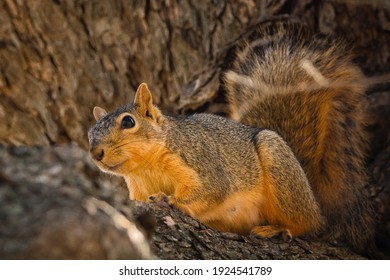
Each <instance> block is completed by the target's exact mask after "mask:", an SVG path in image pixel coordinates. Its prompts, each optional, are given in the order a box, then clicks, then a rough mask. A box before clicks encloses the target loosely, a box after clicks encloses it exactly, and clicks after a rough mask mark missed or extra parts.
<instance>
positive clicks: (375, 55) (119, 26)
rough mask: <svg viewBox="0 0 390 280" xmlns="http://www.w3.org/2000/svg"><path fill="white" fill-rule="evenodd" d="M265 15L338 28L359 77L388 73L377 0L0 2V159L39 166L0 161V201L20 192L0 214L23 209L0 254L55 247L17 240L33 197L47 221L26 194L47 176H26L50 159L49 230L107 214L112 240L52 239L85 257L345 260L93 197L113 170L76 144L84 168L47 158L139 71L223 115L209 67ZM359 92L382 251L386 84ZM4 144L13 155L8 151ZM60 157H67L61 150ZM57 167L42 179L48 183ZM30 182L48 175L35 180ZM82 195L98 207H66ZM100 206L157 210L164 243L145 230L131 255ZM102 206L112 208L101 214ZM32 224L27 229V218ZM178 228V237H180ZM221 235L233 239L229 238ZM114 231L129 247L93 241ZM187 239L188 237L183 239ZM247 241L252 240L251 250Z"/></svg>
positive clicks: (159, 98) (139, 76) (175, 109)
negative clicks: (77, 242)
mask: <svg viewBox="0 0 390 280" xmlns="http://www.w3.org/2000/svg"><path fill="white" fill-rule="evenodd" d="M275 16H277V17H280V16H288V17H295V18H298V19H299V20H302V21H304V22H306V23H307V24H308V25H309V26H310V27H311V28H312V29H313V30H314V31H317V32H321V33H325V34H338V35H340V36H342V37H344V38H346V40H348V41H349V42H351V47H352V46H353V48H354V52H355V53H356V63H357V64H358V65H359V66H360V67H361V68H362V69H363V71H364V73H365V74H366V75H367V76H375V75H380V74H383V73H389V71H390V63H389V62H390V45H389V42H390V5H389V3H388V1H384V0H383V1H380V0H378V1H365V0H360V1H352V0H350V1H349V0H345V1H337V0H333V1H313V0H302V1H298V0H288V1H287V0H277V1H267V0H246V1H244V0H242V1H241V0H240V1H214V2H212V1H205V0H203V1H192V0H184V1H175V0H166V1H135V0H134V1H121V0H114V1H99V0H88V1H86V0H82V1H71V0H52V1H51V0H42V1H16V0H0V26H1V28H0V144H3V145H6V146H24V147H21V148H5V147H2V148H1V153H2V154H1V161H2V164H4V165H3V166H5V170H8V169H9V170H13V169H12V168H14V166H15V165H17V164H19V165H18V166H19V167H20V168H21V169H20V170H24V169H25V170H26V172H27V173H28V170H29V168H32V167H31V166H30V165H32V164H33V163H34V165H35V164H37V163H38V164H41V165H42V166H41V167H39V168H38V169H37V170H38V171H37V172H35V173H31V174H30V175H29V177H26V178H24V177H23V173H24V172H23V171H20V172H19V173H17V174H14V173H12V172H11V173H7V172H8V171H4V170H1V173H0V175H1V176H0V183H1V189H0V191H1V192H0V198H3V199H4V202H7V203H8V202H9V199H10V197H19V196H20V198H19V200H15V201H14V202H12V203H14V204H12V203H11V204H10V205H12V206H10V207H8V208H7V207H5V206H4V207H3V208H2V210H1V212H0V215H2V216H3V217H8V215H16V214H15V213H14V211H16V212H17V210H15V209H22V212H20V213H25V214H26V218H25V219H24V220H23V219H22V217H23V215H22V214H21V216H20V217H19V216H18V217H19V218H20V219H22V220H21V221H20V220H19V218H18V219H16V220H17V221H20V222H21V224H12V225H10V227H11V229H10V232H12V230H15V232H17V230H19V229H20V227H22V228H23V230H26V235H25V236H24V237H23V236H22V237H18V238H16V239H14V240H13V241H12V242H14V243H12V244H14V245H15V247H12V246H11V247H12V248H14V249H15V248H18V247H20V248H21V249H20V250H19V249H18V250H16V251H13V253H11V254H10V255H4V254H5V253H4V252H5V251H4V250H5V249H4V248H5V247H0V249H1V250H0V251H2V254H3V256H6V257H14V258H22V257H31V258H32V257H34V258H40V257H43V256H42V255H36V254H35V253H34V252H35V251H36V250H33V249H31V248H36V247H34V246H49V245H50V246H55V243H56V242H54V241H53V242H52V241H50V242H51V243H50V244H49V243H47V244H44V243H45V242H46V241H45V238H43V237H42V238H41V239H40V240H43V241H42V242H43V243H42V244H41V243H40V244H38V245H37V244H35V245H34V246H32V245H31V246H32V247H29V246H30V245H26V244H30V243H29V242H31V240H32V239H31V238H33V237H34V236H35V235H36V234H37V232H40V230H41V229H42V228H41V227H44V226H45V225H46V223H45V222H44V220H43V221H40V222H37V221H35V220H34V217H31V216H30V215H29V211H28V210H26V209H28V207H30V206H31V207H37V209H38V210H37V211H38V212H37V213H41V214H42V217H44V219H48V220H50V219H51V218H52V217H50V216H47V215H43V213H46V212H47V211H49V209H51V208H50V207H48V206H47V205H40V203H39V201H41V200H42V199H44V200H46V199H48V200H49V201H51V196H49V194H51V191H53V190H52V189H53V188H52V185H53V182H43V183H42V182H40V181H39V178H41V179H42V178H45V177H44V176H45V175H44V174H46V173H47V172H48V171H47V170H51V169H50V166H51V165H52V164H54V163H58V164H59V166H60V167H61V168H65V167H66V168H70V169H69V172H70V173H66V174H67V175H66V176H65V175H63V174H62V173H63V172H62V169H61V168H60V167H59V168H60V170H61V172H60V173H55V175H56V176H58V178H59V179H58V180H60V181H61V182H60V183H58V184H57V183H56V184H57V185H56V186H57V187H56V188H54V189H55V191H54V193H55V194H56V195H58V196H59V197H66V201H67V202H66V203H69V204H68V205H65V204H66V203H65V204H64V205H62V204H61V203H60V202H58V203H59V206H58V207H57V208H55V209H56V210H55V211H54V212H53V213H57V212H58V215H59V217H63V216H61V215H65V214H63V211H65V213H67V212H68V211H69V212H70V213H71V214H69V215H70V216H69V217H70V218H69V219H70V220H66V219H60V220H64V221H65V220H66V221H67V222H64V224H62V225H58V227H60V228H62V229H64V228H67V227H73V226H70V225H73V224H74V223H75V221H76V220H77V219H76V218H75V217H81V216H82V217H84V218H83V219H85V221H86V225H90V226H89V228H88V226H86V227H84V228H83V229H81V231H83V232H85V233H87V232H99V231H102V228H103V227H99V225H111V226H109V227H108V228H109V230H110V231H111V230H112V232H110V233H107V235H108V236H115V237H112V238H111V239H109V240H111V241H102V240H97V239H96V240H97V241H96V240H95V241H94V242H95V243H93V244H95V245H90V246H86V247H87V249H86V250H87V251H86V252H85V254H84V255H83V254H81V253H80V254H77V253H74V255H72V254H71V253H69V252H70V251H69V252H65V251H66V248H65V247H67V246H68V247H69V248H68V249H69V250H71V248H73V247H72V244H73V243H72V242H71V241H70V243H64V244H67V245H66V246H65V245H64V249H63V250H65V251H64V254H63V255H62V256H64V257H65V258H66V257H68V258H88V257H90V256H92V255H96V254H97V255H96V256H99V257H101V258H130V257H135V258H141V257H145V258H149V257H152V255H153V254H155V255H157V256H159V257H162V258H174V257H175V255H173V252H179V251H180V250H183V251H182V252H183V253H182V256H183V258H250V256H252V257H254V256H255V257H256V258H355V257H357V256H356V255H353V254H351V252H348V253H346V252H347V251H344V250H345V249H343V248H340V247H337V246H336V245H333V244H326V243H322V242H319V241H318V242H319V243H315V242H311V241H304V240H300V239H299V240H296V241H293V242H292V243H290V244H285V243H281V242H279V241H278V240H268V241H267V240H265V241H264V240H257V239H253V238H247V237H237V236H232V235H229V236H228V237H227V235H223V234H222V233H217V232H215V231H212V230H210V229H205V228H204V227H203V226H201V225H199V224H198V223H196V222H195V221H193V220H192V219H189V220H186V219H187V217H186V218H183V214H179V213H178V212H177V211H175V210H172V209H166V208H164V207H160V206H158V205H142V204H141V205H138V207H135V208H134V207H133V206H131V207H130V206H128V205H127V204H126V203H128V202H127V199H126V195H124V194H123V193H122V195H119V194H116V195H114V194H113V193H111V194H112V195H114V196H119V197H121V199H122V200H121V199H119V200H121V202H120V203H119V202H115V201H112V200H110V199H111V198H108V197H105V195H106V193H105V191H106V189H105V187H102V186H106V185H108V184H109V183H108V180H110V182H112V180H114V179H113V178H109V179H107V178H106V179H104V180H103V179H100V175H99V176H98V175H97V173H96V170H95V169H93V168H92V167H91V166H90V163H87V162H85V161H84V157H87V155H86V154H85V153H84V152H83V151H81V150H78V149H77V152H76V153H79V155H80V156H81V157H82V159H81V161H80V162H82V165H83V166H84V165H85V166H88V168H86V169H83V168H81V169H78V167H77V166H76V165H77V164H76V163H75V162H73V165H75V166H71V165H72V162H71V161H68V160H67V159H64V160H59V161H58V159H57V156H55V155H57V154H58V150H57V149H60V150H61V149H65V150H64V151H66V153H67V152H69V153H74V150H73V149H76V148H69V147H67V146H65V147H60V148H59V147H55V146H59V145H66V144H68V143H76V144H77V145H79V146H80V147H82V148H83V149H85V148H86V147H87V145H88V144H87V131H88V128H89V127H90V126H91V125H92V123H93V122H94V121H93V116H92V108H93V107H94V106H95V105H98V106H101V107H104V108H106V109H107V110H111V109H114V108H115V107H117V106H119V105H122V104H124V103H126V102H128V101H129V100H132V98H133V94H134V91H135V89H136V87H137V86H138V84H139V83H141V82H147V83H148V85H149V87H150V89H151V90H152V92H153V94H154V96H153V98H154V101H155V102H156V103H157V104H158V105H159V107H160V108H162V109H163V111H164V112H167V113H172V114H188V113H192V112H210V113H217V114H222V115H224V114H226V112H227V107H226V102H225V99H224V91H223V88H222V86H221V82H220V81H221V73H223V71H224V70H225V69H226V68H227V67H229V63H230V61H231V58H232V52H233V50H234V46H235V44H236V42H237V41H238V40H239V39H240V38H241V37H242V36H243V35H244V34H245V33H247V32H249V31H250V30H251V29H252V28H255V26H256V25H257V24H258V23H260V22H262V21H264V20H267V19H269V18H270V17H275ZM367 94H368V102H367V109H368V110H369V112H370V120H369V126H368V130H369V133H370V136H371V138H370V139H371V149H370V153H369V155H368V162H367V165H368V170H369V174H370V178H371V180H370V186H369V188H370V190H371V196H372V199H373V200H374V202H375V206H376V213H377V220H378V225H379V226H378V231H379V233H380V234H379V235H378V236H379V237H378V238H379V245H380V247H381V248H382V250H383V251H384V252H386V253H387V255H388V256H390V243H389V242H390V241H389V240H390V238H389V237H390V203H389V201H390V173H389V170H390V168H389V162H390V161H389V158H390V123H389V122H388V119H389V116H390V97H389V96H390V85H389V84H381V85H378V86H375V87H373V88H371V89H370V90H369V91H368V93H367ZM36 145H38V146H47V148H45V149H44V150H40V149H37V148H32V146H36ZM9 149H11V150H9ZM12 149H15V150H12ZM23 151H25V152H23ZM14 152H15V153H16V155H13V154H12V153H14ZM45 156H47V157H48V158H49V161H48V162H47V163H45V161H44V160H45V159H44V158H42V157H45ZM5 159H8V160H5ZM71 159H72V160H76V159H75V158H72V157H71ZM23 160H31V161H27V163H26V164H24V165H23V164H22V163H21V162H20V161H23ZM76 162H77V160H76ZM28 163H30V165H29V164H28ZM45 164H46V165H45ZM64 166H65V167H64ZM15 168H16V167H15ZM72 168H73V169H72ZM71 170H72V171H71ZM53 172H54V171H53ZM91 172H92V173H91ZM91 174H94V175H93V176H91ZM50 176H51V175H50ZM56 176H52V177H50V178H52V179H53V180H54V178H55V177H56ZM63 176H64V177H63ZM85 176H86V177H85ZM23 178H24V179H23ZM61 178H62V179H61ZM65 178H68V179H69V178H74V180H76V181H77V180H78V179H77V178H82V179H80V180H84V179H83V178H87V179H86V181H85V182H84V183H86V184H87V186H89V187H91V186H93V187H94V188H96V190H95V191H94V192H93V193H88V191H87V192H86V193H80V194H77V195H75V196H74V197H73V196H68V194H67V193H63V190H62V189H63V186H64V185H66V186H68V185H72V188H74V187H75V186H78V187H80V184H81V186H83V183H82V182H81V183H80V182H72V183H69V182H66V180H65ZM36 180H38V181H36ZM69 180H70V179H69ZM103 182H104V183H103ZM42 184H43V185H45V184H46V185H47V186H46V187H44V188H42V189H41V188H40V186H41V185H42ZM102 184H103V185H102ZM119 185H121V184H119ZM13 186H18V187H15V188H14V187H13ZM27 186H28V188H27ZM60 186H61V187H60ZM83 188H84V187H83ZM35 190H37V191H35ZM38 190H39V191H38ZM65 190H67V189H66V188H65ZM30 191H31V193H30ZM71 192H73V191H71ZM110 192H111V191H110ZM114 193H115V192H114ZM86 194H88V195H92V196H94V197H98V198H99V201H105V202H107V203H108V206H107V205H106V204H104V203H103V204H102V203H100V202H99V201H95V200H89V201H90V202H88V203H90V205H92V206H90V207H89V208H88V207H84V208H83V207H81V208H77V207H76V208H75V207H74V205H75V203H76V204H79V203H84V202H83V201H85V200H86V199H87V196H86ZM2 195H6V196H2ZM102 195H103V196H104V197H103V198H102V197H101V196H102ZM30 198H34V199H33V200H32V201H35V202H36V203H37V205H35V204H34V205H30V206H28V207H27V206H26V205H29V204H28V203H27V201H29V200H30ZM114 200H115V199H114ZM119 200H118V201H119ZM123 200H126V202H124V201H123ZM11 201H12V200H11ZM53 201H54V202H55V200H53ZM91 201H92V202H91ZM54 202H53V203H54ZM7 203H6V204H5V205H7ZM56 203H57V202H55V204H56ZM88 203H87V204H88ZM122 204H126V206H123V205H122ZM18 205H19V206H18ZM20 205H22V206H20ZM23 205H24V206H23ZM24 207H27V208H26V209H24ZM99 207H100V208H99ZM109 207H113V209H114V210H116V211H119V212H120V211H122V210H123V209H126V210H123V211H125V212H126V211H129V213H130V212H133V211H134V212H137V209H145V210H148V211H150V212H153V213H154V214H155V215H157V227H158V232H162V231H163V230H166V231H172V230H173V231H174V232H175V234H178V236H177V237H176V238H173V239H175V240H166V238H167V237H164V235H162V234H156V235H154V237H152V239H151V241H150V244H151V248H152V252H154V253H150V254H149V253H140V251H138V249H137V246H138V245H134V244H133V245H134V246H133V245H131V242H130V241H129V240H128V239H127V237H126V234H124V233H125V232H126V228H124V229H123V228H122V229H118V227H116V226H115V224H114V223H113V222H112V219H111V218H110V217H111V216H112V215H114V212H115V211H114V210H112V209H111V208H109ZM123 207H124V208H123ZM95 208H96V209H97V210H96V209H95ZM133 208H134V209H133ZM72 209H78V210H77V211H79V212H77V213H76V212H75V211H76V210H74V211H72ZM88 209H89V210H88ZM91 209H95V210H96V211H97V212H99V213H100V214H101V215H100V214H99V215H100V216H99V217H97V216H96V215H95V216H94V215H92V214H91V212H90V211H92V210H91ZM99 209H100V210H99ZM102 209H105V210H102ZM109 209H111V210H112V211H114V212H110V211H111V210H109ZM128 209H133V210H128ZM95 210H94V211H95ZM56 211H57V212H56ZM88 211H89V212H88ZM105 211H106V212H105ZM92 212H93V211H92ZM72 213H73V214H72ZM108 213H110V214H108ZM117 214H118V215H119V214H120V213H117ZM55 215H57V214H55ZM110 215H111V216H110ZM125 216H126V215H125ZM28 217H29V218H28ZM121 217H122V216H121ZM164 217H173V221H174V223H175V225H174V226H167V225H166V224H167V222H164V221H165V220H164V219H165V218H164ZM126 219H127V220H128V221H129V222H130V223H133V220H134V218H132V217H130V216H126ZM182 220H184V221H182ZM134 221H135V220H134ZM24 222H25V223H26V224H24ZM39 223H42V224H39ZM35 224H36V226H33V225H35ZM30 227H31V231H30V229H29V228H30ZM38 229H39V230H38ZM178 229H181V230H178ZM182 232H184V233H185V235H180V234H181V233H182ZM0 233H4V234H7V233H5V232H1V229H0ZM184 233H183V234H184ZM39 234H43V233H39ZM50 234H51V233H50ZM72 234H73V233H72ZM72 234H71V236H73V235H75V236H78V233H74V234H73V235H72ZM210 234H211V235H210ZM146 235H147V234H146ZM40 236H44V235H40ZM80 236H82V234H81V233H80ZM96 236H98V235H96ZM167 236H170V235H167ZM200 236H201V237H200ZM3 237H4V236H0V238H3ZM64 238H66V237H65V236H64ZM70 238H73V237H70ZM77 238H78V237H77ZM80 238H81V237H80ZM96 238H98V237H96ZM229 238H233V239H237V240H229ZM30 239H31V240H30ZM116 239H117V240H122V241H120V242H124V243H120V242H119V241H118V244H130V245H128V246H133V247H134V248H135V249H134V250H130V251H131V252H133V253H131V254H130V255H128V254H126V253H125V252H121V249H120V248H119V249H115V250H117V251H115V252H111V251H110V250H111V248H110V247H111V246H105V245H104V244H113V243H115V242H114V241H113V240H116ZM207 239H209V240H213V243H214V242H216V243H217V244H219V245H218V246H222V245H224V246H226V248H237V246H238V245H237V244H239V247H240V250H241V251H242V252H246V253H242V255H231V254H233V253H231V252H230V251H229V250H226V251H223V250H221V248H222V247H219V248H214V249H215V251H212V250H211V251H210V250H208V248H212V247H209V246H210V244H209V243H208V241H205V240H207ZM5 240H8V239H5ZM177 240H181V241H177ZM225 240H229V241H225ZM0 241H1V240H0ZM3 241H4V240H3ZM47 242H49V241H47ZM129 242H130V243H129ZM219 242H221V243H219ZM224 242H226V243H224ZM228 242H231V243H228ZM192 243H193V244H194V245H191V244H192ZM0 244H1V243H0ZM2 244H5V243H2ZM10 244H11V243H10ZM18 244H19V245H18ZM23 244H24V245H23ZM53 244H54V245H53ZM91 244H92V243H91ZM99 244H100V245H99ZM102 244H103V245H104V246H103V245H102ZM189 244H190V245H191V246H190V245H189ZM248 244H249V245H248ZM302 244H305V245H302ZM324 244H325V245H324ZM4 246H5V245H4ZM128 246H127V247H128ZM142 246H144V245H142ZM142 246H141V247H142ZM145 246H146V245H145ZM280 246H281V247H280ZM321 246H322V247H321ZM327 246H328V247H327ZM332 246H333V247H332ZM113 247H115V246H113ZM119 247H121V246H119ZM122 247H126V246H122ZM23 248H30V249H29V250H30V251H28V252H27V251H23V250H24V249H23ZM47 248H49V247H47ZM88 248H89V249H88ZM90 248H95V249H94V250H96V251H88V250H92V249H90ZM115 248H116V247H115ZM178 248H181V249H180V250H179V249H178ZM257 248H262V249H261V250H260V251H261V252H259V251H258V250H257ZM281 248H282V249H281ZM283 248H287V249H285V250H284V249H283ZM320 248H323V249H320ZM329 248H331V249H329ZM7 250H8V249H7ZM112 250H114V249H112ZM263 250H264V252H263ZM317 250H319V251H318V254H316V253H314V254H313V252H317ZM329 250H330V251H329ZM340 250H341V251H340ZM11 251H12V250H11ZM7 252H8V251H7ZM18 252H19V253H18ZM45 252H49V250H48V251H45ZM93 252H95V253H93ZM96 252H100V253H99V254H98V253H96ZM110 252H111V253H110ZM169 252H171V254H170V253H169ZM184 252H185V253H184ZM229 252H230V253H229ZM280 252H282V253H280ZM329 252H336V253H329ZM178 254H179V253H178ZM240 254H241V253H240ZM60 256H61V254H58V255H52V256H51V257H52V258H56V257H58V258H60Z"/></svg>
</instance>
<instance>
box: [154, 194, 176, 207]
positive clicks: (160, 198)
mask: <svg viewBox="0 0 390 280" xmlns="http://www.w3.org/2000/svg"><path fill="white" fill-rule="evenodd" d="M148 200H149V202H165V203H168V204H169V205H174V204H175V203H176V198H175V196H174V195H169V196H167V195H166V194H165V193H163V192H159V193H157V194H153V195H151V196H149V199H148Z"/></svg>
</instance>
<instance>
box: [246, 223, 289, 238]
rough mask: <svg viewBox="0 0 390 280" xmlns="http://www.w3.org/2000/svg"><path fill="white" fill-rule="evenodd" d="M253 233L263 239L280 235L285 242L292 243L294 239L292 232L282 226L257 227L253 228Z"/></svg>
mask: <svg viewBox="0 0 390 280" xmlns="http://www.w3.org/2000/svg"><path fill="white" fill-rule="evenodd" d="M251 233H252V234H255V235H258V236H260V237H262V238H270V237H273V236H276V235H280V236H281V237H282V238H283V240H284V241H291V240H292V239H293V236H292V234H291V232H290V231H289V230H288V229H286V228H284V227H281V226H256V227H254V228H252V230H251Z"/></svg>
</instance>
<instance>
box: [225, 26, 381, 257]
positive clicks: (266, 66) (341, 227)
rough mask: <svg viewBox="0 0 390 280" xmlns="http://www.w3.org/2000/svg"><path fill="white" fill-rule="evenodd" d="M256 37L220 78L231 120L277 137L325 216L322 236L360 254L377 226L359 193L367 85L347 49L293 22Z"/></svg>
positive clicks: (265, 28) (363, 178)
mask: <svg viewBox="0 0 390 280" xmlns="http://www.w3.org/2000/svg"><path fill="white" fill-rule="evenodd" d="M256 32H257V33H256V36H258V37H259V38H260V39H258V40H257V41H253V42H249V41H247V42H245V43H243V44H242V46H241V47H240V48H239V49H238V51H237V58H236V60H235V63H234V66H233V68H232V69H231V70H230V72H227V74H226V75H225V85H226V90H227V96H228V99H229V105H230V108H231V116H232V117H233V118H234V119H235V120H237V121H239V122H242V123H244V124H248V125H252V126H256V127H261V128H265V129H270V130H273V131H275V132H277V133H278V134H279V135H281V136H282V138H283V139H284V140H285V141H286V142H287V143H288V145H289V146H290V147H291V149H292V150H293V152H294V153H295V155H296V156H297V158H298V160H299V162H300V163H301V165H302V167H303V169H304V171H305V173H306V175H307V178H308V180H309V183H310V185H311V187H312V189H313V191H314V194H315V196H316V199H317V201H318V202H319V204H320V207H321V211H322V213H323V215H324V216H325V217H326V223H327V227H326V230H325V231H324V232H325V233H328V234H329V235H330V236H331V237H334V238H338V239H342V240H345V241H347V242H348V243H350V244H352V246H353V247H354V248H355V249H356V250H358V251H362V250H364V249H365V248H366V247H367V244H369V243H370V242H371V241H372V240H373V234H374V228H375V227H374V223H373V219H372V216H371V213H370V212H371V208H370V207H371V206H370V204H369V202H368V199H367V197H366V194H365V190H364V187H365V185H366V184H367V178H366V174H365V166H364V159H365V153H366V143H367V136H366V134H365V130H364V126H365V121H366V112H365V110H364V106H365V80H364V76H363V75H362V73H361V71H360V69H359V68H358V67H357V66H356V65H354V64H353V63H352V58H351V55H350V51H349V50H348V49H347V48H348V47H349V48H350V46H346V45H345V44H344V42H342V41H341V40H339V39H336V38H332V37H325V36H319V35H312V34H311V33H310V31H309V30H308V29H307V28H305V27H303V26H302V25H301V24H296V23H289V22H281V23H277V24H272V25H271V24H269V25H265V26H263V27H262V28H261V29H259V30H257V31H256ZM242 76H243V77H245V79H241V77H242ZM242 81H243V82H242Z"/></svg>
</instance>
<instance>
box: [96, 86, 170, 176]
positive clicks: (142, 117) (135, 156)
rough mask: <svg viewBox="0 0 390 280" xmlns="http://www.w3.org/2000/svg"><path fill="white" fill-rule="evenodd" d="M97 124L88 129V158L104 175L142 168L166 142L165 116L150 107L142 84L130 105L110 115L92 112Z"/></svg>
mask: <svg viewBox="0 0 390 280" xmlns="http://www.w3.org/2000/svg"><path fill="white" fill-rule="evenodd" d="M93 115H94V117H95V119H96V121H97V122H96V124H95V125H94V126H93V127H92V128H91V129H90V130H89V132H88V138H89V145H90V155H91V157H92V158H93V160H94V161H95V163H96V165H97V166H98V167H99V168H100V169H101V170H102V171H104V172H108V173H113V174H118V175H124V174H127V173H128V172H131V171H132V170H135V169H137V168H140V167H141V168H142V166H144V165H145V164H148V163H149V162H150V161H151V160H152V159H153V155H154V153H155V152H156V151H157V150H158V149H159V148H160V147H162V146H163V143H164V141H165V136H164V133H163V131H162V129H161V125H162V123H163V122H164V116H163V115H162V114H161V112H160V110H159V109H158V108H157V107H155V106H154V105H153V102H152V94H151V93H150V91H149V89H148V87H147V85H146V84H145V83H142V84H141V85H140V86H139V87H138V89H137V92H136V94H135V99H134V102H130V103H129V104H126V105H125V106H123V107H120V108H118V109H116V110H114V111H112V112H110V113H107V112H106V110H104V109H103V108H100V107H95V108H94V109H93Z"/></svg>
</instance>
